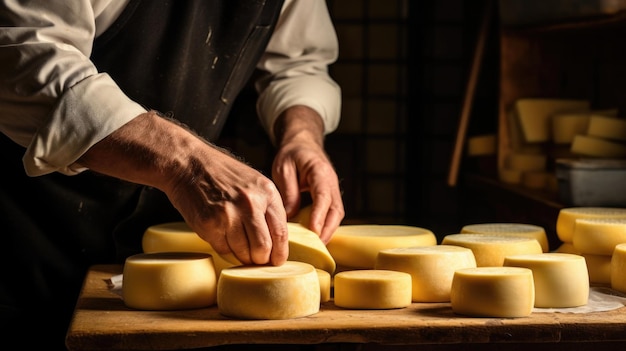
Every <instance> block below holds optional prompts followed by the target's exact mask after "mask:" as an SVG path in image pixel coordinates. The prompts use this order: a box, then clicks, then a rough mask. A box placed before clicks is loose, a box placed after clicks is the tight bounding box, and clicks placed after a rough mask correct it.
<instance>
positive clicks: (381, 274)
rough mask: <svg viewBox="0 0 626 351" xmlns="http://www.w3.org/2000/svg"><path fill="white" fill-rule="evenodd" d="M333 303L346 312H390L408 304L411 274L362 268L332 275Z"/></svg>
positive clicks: (409, 302) (409, 301)
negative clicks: (368, 310) (378, 310)
mask: <svg viewBox="0 0 626 351" xmlns="http://www.w3.org/2000/svg"><path fill="white" fill-rule="evenodd" d="M334 302H335V305H336V306H337V307H341V308H349V309H393V308H404V307H407V306H409V305H410V304H411V275H410V274H408V273H405V272H398V271H390V270H382V269H363V270H352V271H343V272H339V273H337V274H335V278H334Z"/></svg>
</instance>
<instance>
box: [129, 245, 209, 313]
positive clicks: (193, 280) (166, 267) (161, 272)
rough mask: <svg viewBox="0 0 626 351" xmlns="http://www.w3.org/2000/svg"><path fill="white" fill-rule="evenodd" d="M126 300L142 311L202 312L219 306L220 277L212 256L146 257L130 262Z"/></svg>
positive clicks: (175, 254)
mask: <svg viewBox="0 0 626 351" xmlns="http://www.w3.org/2000/svg"><path fill="white" fill-rule="evenodd" d="M122 277H123V283H122V296H123V299H124V303H125V304H126V306H128V307H130V308H135V309H140V310H182V309H193V308H202V307H207V306H211V305H213V304H215V302H216V296H217V292H216V281H217V279H216V274H215V267H214V266H213V260H212V259H211V256H210V255H209V254H204V253H192V252H161V253H149V254H146V253H143V254H137V255H133V256H130V257H128V258H127V259H126V261H125V263H124V269H123V275H122Z"/></svg>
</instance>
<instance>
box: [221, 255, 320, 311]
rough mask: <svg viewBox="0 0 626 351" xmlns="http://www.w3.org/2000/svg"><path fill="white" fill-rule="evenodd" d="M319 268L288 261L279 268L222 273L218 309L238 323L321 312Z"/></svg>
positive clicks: (243, 269)
mask: <svg viewBox="0 0 626 351" xmlns="http://www.w3.org/2000/svg"><path fill="white" fill-rule="evenodd" d="M320 291H321V288H320V279H319V276H318V273H317V271H316V268H315V267H313V266H312V265H310V264H308V263H304V262H297V261H287V262H285V263H284V264H282V265H280V266H252V265H251V266H247V265H246V266H236V267H230V268H226V269H224V270H223V271H222V274H221V275H220V277H219V280H218V282H217V307H218V310H219V312H220V313H221V314H222V315H224V316H227V317H231V318H237V319H291V318H300V317H306V316H310V315H312V314H315V313H317V312H319V309H320V302H321V300H320Z"/></svg>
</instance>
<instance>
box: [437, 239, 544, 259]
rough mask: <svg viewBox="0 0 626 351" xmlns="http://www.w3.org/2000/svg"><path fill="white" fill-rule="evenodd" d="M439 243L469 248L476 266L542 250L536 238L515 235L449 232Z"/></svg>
mask: <svg viewBox="0 0 626 351" xmlns="http://www.w3.org/2000/svg"><path fill="white" fill-rule="evenodd" d="M441 243H442V244H444V245H456V246H462V247H466V248H468V249H471V250H472V252H473V253H474V257H475V258H476V266H478V267H499V266H502V265H503V263H504V258H505V257H506V256H510V255H521V254H536V253H542V252H543V250H542V249H541V245H539V242H538V241H537V240H535V239H531V238H524V237H517V236H504V235H487V234H450V235H446V236H445V237H443V240H442V241H441Z"/></svg>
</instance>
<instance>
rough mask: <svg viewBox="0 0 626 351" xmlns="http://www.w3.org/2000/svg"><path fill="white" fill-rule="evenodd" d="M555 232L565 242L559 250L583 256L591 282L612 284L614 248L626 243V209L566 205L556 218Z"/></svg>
mask: <svg viewBox="0 0 626 351" xmlns="http://www.w3.org/2000/svg"><path fill="white" fill-rule="evenodd" d="M556 232H557V236H558V237H559V239H560V240H561V241H562V242H563V244H562V245H561V246H560V247H559V248H558V249H557V250H556V251H557V252H564V253H574V254H578V255H581V256H583V257H584V258H585V261H586V263H587V268H588V271H589V281H590V282H591V283H595V284H603V285H608V284H610V283H611V261H612V255H613V251H614V249H615V246H616V245H618V244H620V243H623V242H626V208H612V207H568V208H563V209H561V210H560V211H559V215H558V217H557V223H556Z"/></svg>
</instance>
